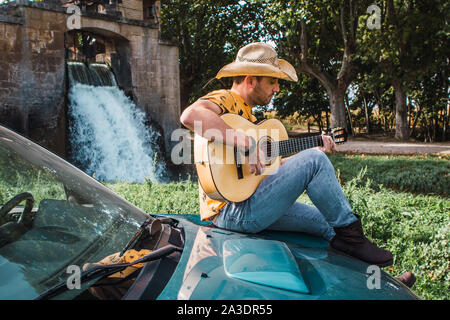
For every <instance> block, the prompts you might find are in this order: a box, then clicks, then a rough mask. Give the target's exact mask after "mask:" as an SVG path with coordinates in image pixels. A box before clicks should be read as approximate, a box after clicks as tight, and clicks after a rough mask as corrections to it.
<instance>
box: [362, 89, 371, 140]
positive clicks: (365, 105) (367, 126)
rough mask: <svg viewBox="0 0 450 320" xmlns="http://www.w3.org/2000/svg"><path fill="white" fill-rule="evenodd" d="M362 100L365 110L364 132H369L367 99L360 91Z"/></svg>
mask: <svg viewBox="0 0 450 320" xmlns="http://www.w3.org/2000/svg"><path fill="white" fill-rule="evenodd" d="M362 96H363V101H364V110H365V112H366V133H367V134H370V120H369V112H368V110H367V101H366V95H365V94H364V92H362Z"/></svg>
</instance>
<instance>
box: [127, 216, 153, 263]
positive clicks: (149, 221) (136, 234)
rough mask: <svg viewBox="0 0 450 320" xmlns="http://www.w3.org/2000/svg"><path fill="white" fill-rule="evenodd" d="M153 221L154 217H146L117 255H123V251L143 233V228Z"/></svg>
mask: <svg viewBox="0 0 450 320" xmlns="http://www.w3.org/2000/svg"><path fill="white" fill-rule="evenodd" d="M154 221H155V219H154V218H152V217H148V218H147V220H145V221H144V223H143V224H141V226H140V227H139V229H138V231H137V232H136V233H135V235H134V236H133V237H132V238H131V239H130V241H128V243H127V244H126V245H125V247H124V248H123V249H122V251H121V252H120V254H119V257H121V256H123V254H124V253H125V251H127V250H128V249H129V248H131V246H132V245H134V244H135V243H136V242H137V241H138V240H139V238H140V237H141V235H142V234H143V233H144V231H145V228H147V226H148V225H149V224H151V223H153V222H154Z"/></svg>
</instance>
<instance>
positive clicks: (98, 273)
mask: <svg viewBox="0 0 450 320" xmlns="http://www.w3.org/2000/svg"><path fill="white" fill-rule="evenodd" d="M176 251H178V252H182V251H183V248H181V247H177V246H174V245H172V244H169V245H167V246H164V247H162V248H159V249H157V250H155V251H152V252H150V253H149V254H147V255H145V256H143V257H142V258H140V259H137V260H135V261H133V262H130V263H118V264H111V265H98V266H95V267H92V268H90V269H88V270H86V271H83V272H82V273H81V275H80V284H81V283H85V282H87V281H90V280H93V279H96V278H103V277H107V276H109V275H111V274H114V273H116V272H119V271H122V270H124V269H125V268H128V267H131V266H133V265H135V264H138V263H143V262H149V261H154V260H158V259H161V258H164V257H166V256H168V255H170V254H172V253H174V252H176ZM67 290H69V287H68V286H67V283H61V284H59V285H56V286H55V287H53V288H50V289H48V290H46V291H45V292H44V293H42V294H41V295H39V296H38V297H37V298H35V300H44V299H51V298H53V297H55V296H57V295H59V294H61V293H63V292H65V291H67Z"/></svg>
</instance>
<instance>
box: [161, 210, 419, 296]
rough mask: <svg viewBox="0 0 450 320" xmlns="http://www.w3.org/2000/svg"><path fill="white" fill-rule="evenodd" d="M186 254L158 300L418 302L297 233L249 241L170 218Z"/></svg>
mask: <svg viewBox="0 0 450 320" xmlns="http://www.w3.org/2000/svg"><path fill="white" fill-rule="evenodd" d="M170 217H171V218H172V219H176V220H178V221H180V222H181V224H182V225H183V227H184V230H185V238H186V239H185V248H184V251H183V255H182V257H181V260H180V262H179V264H178V267H177V269H176V270H175V273H174V274H173V276H172V278H171V280H170V281H169V283H168V284H167V286H166V288H165V289H164V291H163V292H162V293H161V294H160V296H159V297H158V299H170V300H173V299H200V300H203V299H208V300H210V299H213V300H222V299H224V300H229V299H233V300H235V299H236V300H242V299H258V300H265V299H268V300H277V299H282V300H289V299H302V300H303V299H358V300H361V299H402V300H405V299H418V297H417V296H416V295H415V294H414V293H413V292H412V291H411V290H409V288H407V287H406V286H404V285H403V284H402V283H400V282H399V281H397V280H396V279H394V278H392V277H391V276H389V275H388V274H387V273H385V272H383V271H382V270H380V269H379V268H378V267H376V266H371V265H368V264H367V263H364V262H361V261H359V260H356V259H353V258H350V257H347V256H343V255H339V254H335V253H332V252H328V250H327V247H328V242H327V241H325V240H323V239H320V238H316V237H313V236H309V235H306V234H301V233H289V232H269V231H264V232H261V233H258V234H257V235H249V234H243V233H237V232H231V231H228V230H223V229H218V228H214V227H211V226H210V223H204V222H201V221H200V220H199V216H197V215H172V216H170Z"/></svg>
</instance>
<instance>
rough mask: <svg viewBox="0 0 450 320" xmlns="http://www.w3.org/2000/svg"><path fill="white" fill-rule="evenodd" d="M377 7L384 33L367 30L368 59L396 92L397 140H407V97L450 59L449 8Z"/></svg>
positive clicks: (390, 2)
mask: <svg viewBox="0 0 450 320" xmlns="http://www.w3.org/2000/svg"><path fill="white" fill-rule="evenodd" d="M376 4H377V5H378V7H379V8H380V12H379V13H380V20H381V21H380V22H381V23H380V29H378V30H377V29H373V30H365V31H364V35H363V37H362V39H363V41H362V43H363V47H364V48H365V49H366V52H367V57H369V58H370V59H371V60H372V61H374V62H376V63H377V64H378V67H377V69H375V70H374V72H377V73H378V74H379V75H380V76H382V77H384V78H386V79H387V80H388V81H389V83H390V84H391V85H392V87H393V89H394V94H395V113H396V115H395V126H396V129H395V137H396V138H397V139H400V140H407V139H409V136H410V132H409V120H408V106H407V104H406V97H407V94H408V92H410V91H411V89H412V88H413V87H414V86H415V83H416V82H418V81H419V82H420V81H422V80H423V79H424V77H427V76H429V75H430V73H431V72H432V70H436V68H438V67H439V66H441V65H442V63H443V58H444V57H445V58H447V57H448V55H445V54H444V51H445V49H443V48H447V47H448V43H447V42H446V41H445V40H448V36H447V35H448V33H447V34H445V33H442V31H443V30H445V29H446V28H447V29H448V26H447V23H446V22H445V18H443V17H444V16H445V15H448V13H447V12H446V11H445V10H447V11H448V8H446V7H448V4H445V1H439V0H410V1H402V0H386V1H376ZM447 53H448V52H447ZM447 65H448V62H447Z"/></svg>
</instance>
